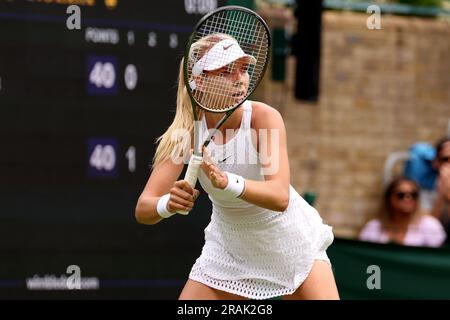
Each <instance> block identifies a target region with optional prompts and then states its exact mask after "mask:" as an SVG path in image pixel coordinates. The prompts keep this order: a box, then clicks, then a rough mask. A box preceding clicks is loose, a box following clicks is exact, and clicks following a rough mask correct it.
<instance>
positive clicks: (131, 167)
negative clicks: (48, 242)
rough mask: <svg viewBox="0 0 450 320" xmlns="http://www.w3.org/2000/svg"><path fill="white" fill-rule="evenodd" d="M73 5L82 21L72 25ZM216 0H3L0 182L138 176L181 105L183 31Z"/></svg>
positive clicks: (87, 181) (122, 181)
mask: <svg viewBox="0 0 450 320" xmlns="http://www.w3.org/2000/svg"><path fill="white" fill-rule="evenodd" d="M62 3H66V4H62ZM70 3H78V5H77V6H78V8H79V9H80V10H79V13H80V21H81V28H80V29H72V30H71V29H69V28H68V27H67V20H68V19H69V18H70V16H71V14H68V13H66V10H67V8H68V6H69V4H70ZM217 6H218V3H217V1H214V0H210V1H205V0H203V1H193V0H191V1H181V0H169V1H94V0H91V1H87V0H86V1H50V0H45V1H44V0H43V1H37V0H35V1H25V0H22V1H19V0H14V1H0V23H1V25H0V41H1V44H0V46H1V51H0V106H1V107H0V130H1V139H2V141H3V143H2V145H3V150H4V152H5V155H4V156H3V157H1V160H0V168H1V169H0V170H1V175H2V179H0V186H9V187H11V186H22V185H24V184H26V185H28V186H30V185H35V186H40V187H42V186H44V185H45V186H60V185H62V184H64V185H68V186H77V187H79V186H89V185H95V184H102V183H106V184H107V185H108V186H110V185H135V184H136V183H137V182H139V179H142V178H143V177H144V176H145V172H146V171H148V165H149V163H150V160H151V158H150V156H151V154H153V151H154V150H153V149H152V148H153V144H152V143H153V142H154V140H155V138H156V137H157V136H158V135H160V134H161V133H162V129H164V128H166V127H167V126H168V125H169V122H170V120H171V119H170V116H171V113H170V112H169V110H172V111H173V110H174V109H175V94H176V90H175V87H176V80H177V71H178V65H179V61H180V59H181V57H182V53H183V49H184V45H185V43H186V41H187V37H188V36H189V33H190V31H191V30H192V27H193V25H194V24H195V22H196V21H197V20H199V18H200V17H201V16H202V14H204V13H206V12H208V11H210V10H212V9H214V8H216V7H217ZM172 116H173V114H172Z"/></svg>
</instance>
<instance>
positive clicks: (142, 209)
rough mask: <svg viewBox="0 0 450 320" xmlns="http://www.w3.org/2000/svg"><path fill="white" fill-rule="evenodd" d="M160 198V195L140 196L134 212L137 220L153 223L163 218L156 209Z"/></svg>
mask: <svg viewBox="0 0 450 320" xmlns="http://www.w3.org/2000/svg"><path fill="white" fill-rule="evenodd" d="M158 200H159V197H141V198H139V200H138V202H137V205H136V209H135V213H134V215H135V217H136V220H137V222H139V223H142V224H150V225H151V224H156V223H158V222H159V221H161V220H162V218H161V216H160V215H159V214H158V212H157V211H156V206H157V204H158Z"/></svg>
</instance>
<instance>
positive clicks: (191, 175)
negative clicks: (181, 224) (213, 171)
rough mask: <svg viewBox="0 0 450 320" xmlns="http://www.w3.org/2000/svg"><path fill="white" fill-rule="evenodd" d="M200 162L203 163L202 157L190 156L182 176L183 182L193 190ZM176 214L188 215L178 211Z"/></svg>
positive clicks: (185, 212) (183, 211)
mask: <svg viewBox="0 0 450 320" xmlns="http://www.w3.org/2000/svg"><path fill="white" fill-rule="evenodd" d="M202 161H203V157H202V156H197V155H195V154H193V155H192V156H191V159H190V160H189V165H188V168H187V170H186V175H185V176H184V180H186V181H187V182H188V183H189V185H190V186H191V187H192V188H193V189H195V184H196V183H197V178H198V171H199V169H200V165H201V164H202ZM177 213H179V214H184V215H187V214H188V213H189V211H185V210H180V211H177Z"/></svg>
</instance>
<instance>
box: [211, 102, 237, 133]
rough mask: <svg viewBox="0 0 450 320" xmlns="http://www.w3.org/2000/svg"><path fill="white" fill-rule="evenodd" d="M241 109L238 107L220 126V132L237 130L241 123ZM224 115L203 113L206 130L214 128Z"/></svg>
mask: <svg viewBox="0 0 450 320" xmlns="http://www.w3.org/2000/svg"><path fill="white" fill-rule="evenodd" d="M242 110H243V109H242V107H239V108H238V109H237V110H236V111H235V112H233V114H232V115H231V116H230V117H229V118H228V119H227V121H225V123H224V124H223V125H222V127H221V130H224V129H238V128H239V127H240V126H241V121H242V116H243V112H242ZM223 116H224V113H213V112H205V119H206V124H207V125H208V128H214V127H215V126H216V124H217V122H219V121H220V119H222V117H223Z"/></svg>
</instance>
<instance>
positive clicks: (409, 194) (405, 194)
mask: <svg viewBox="0 0 450 320" xmlns="http://www.w3.org/2000/svg"><path fill="white" fill-rule="evenodd" d="M395 196H396V197H397V199H399V200H403V199H405V198H406V197H409V198H411V199H413V200H417V198H419V193H418V192H417V191H414V192H401V191H399V192H397V193H396V194H395Z"/></svg>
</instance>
